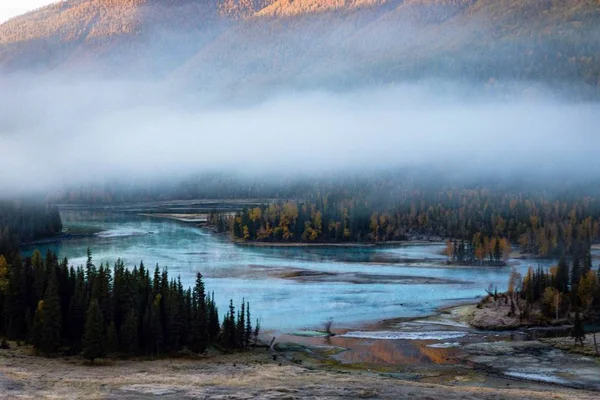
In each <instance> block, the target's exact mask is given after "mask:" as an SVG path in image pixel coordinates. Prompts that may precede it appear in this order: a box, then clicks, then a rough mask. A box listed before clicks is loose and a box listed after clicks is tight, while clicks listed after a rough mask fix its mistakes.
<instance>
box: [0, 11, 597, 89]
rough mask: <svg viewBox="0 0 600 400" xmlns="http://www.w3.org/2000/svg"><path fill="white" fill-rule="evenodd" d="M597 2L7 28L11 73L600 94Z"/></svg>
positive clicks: (219, 84)
mask: <svg viewBox="0 0 600 400" xmlns="http://www.w3.org/2000/svg"><path fill="white" fill-rule="evenodd" d="M599 22H600V4H599V3H598V1H597V0H561V1H559V0H544V1H533V2H532V1H524V0H500V1H498V0H442V1H440V0H436V1H434V0H356V1H350V2H349V1H314V0H295V1H289V0H260V1H259V0H255V1H250V0H211V1H194V0H173V1H166V0H68V1H64V2H59V3H56V4H54V5H50V6H48V7H44V8H42V9H39V10H37V11H34V12H31V13H28V14H26V15H23V16H21V17H17V18H14V19H12V20H10V21H8V22H6V23H4V24H2V25H1V26H0V70H2V71H5V72H11V71H24V70H25V71H27V70H29V71H31V70H34V71H38V72H49V71H52V72H55V73H60V72H66V71H70V72H78V73H82V74H96V75H97V74H99V75H100V76H119V77H123V78H126V77H133V76H135V77H137V78H140V77H144V76H145V77H148V78H150V77H152V78H156V77H160V78H164V79H168V81H169V82H173V83H177V82H178V83H180V84H182V85H184V86H185V87H194V88H197V89H211V88H212V89H216V88H219V89H220V90H223V91H225V93H228V92H232V93H240V92H243V93H260V90H266V89H269V90H272V89H275V88H279V89H293V88H304V89H306V88H308V89H310V88H329V89H344V88H353V87H360V86H368V85H375V84H382V83H392V82H400V81H407V80H419V79H431V78H435V79H438V80H454V81H456V80H457V81H461V82H469V83H473V84H476V86H477V87H480V88H488V89H490V88H491V89H495V90H501V89H502V88H503V87H504V86H505V85H510V84H511V83H514V82H522V83H525V84H526V85H527V86H529V85H531V84H532V83H535V82H537V83H545V84H548V85H550V86H553V87H557V88H562V87H565V86H572V87H571V88H572V89H573V90H574V91H575V93H577V95H578V96H581V97H590V96H592V97H594V96H597V95H598V90H599V86H600V58H599V54H600V39H598V38H600V31H599V29H600V28H599V27H600V24H599Z"/></svg>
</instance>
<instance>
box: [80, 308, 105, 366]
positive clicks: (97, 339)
mask: <svg viewBox="0 0 600 400" xmlns="http://www.w3.org/2000/svg"><path fill="white" fill-rule="evenodd" d="M102 331H103V324H102V314H101V312H100V306H99V304H98V300H96V299H93V300H92V301H91V302H90V306H89V308H88V310H87V314H86V320H85V333H84V335H83V357H84V358H85V359H87V360H90V361H91V362H92V364H93V363H94V360H95V359H96V358H100V357H102V356H103V355H104V346H103V345H102Z"/></svg>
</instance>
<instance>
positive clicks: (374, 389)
mask: <svg viewBox="0 0 600 400" xmlns="http://www.w3.org/2000/svg"><path fill="white" fill-rule="evenodd" d="M276 356H277V357H276V359H274V357H273V355H272V354H271V353H268V352H265V350H264V349H255V350H252V351H249V352H245V353H238V354H220V353H215V352H211V353H209V354H208V355H207V356H205V357H202V358H199V359H174V358H169V359H161V360H130V361H123V360H101V361H100V362H99V363H98V365H96V366H89V365H87V364H86V363H85V362H83V361H82V360H80V359H79V358H76V357H71V358H60V359H58V358H57V359H45V358H39V357H33V356H31V355H30V354H29V353H28V351H27V349H26V348H23V347H21V348H13V349H11V350H0V393H2V396H6V398H22V399H43V398H61V399H78V398H86V399H100V398H119V399H121V398H123V399H136V400H137V399H148V398H158V397H160V398H161V399H173V400H174V399H180V398H214V399H218V398H228V399H250V398H252V399H303V398H348V399H359V398H360V399H365V398H378V399H398V398H411V397H414V398H430V399H440V398H443V399H446V400H454V399H457V400H458V399H489V398H494V399H548V398H553V399H583V400H587V399H594V398H596V397H597V393H594V392H591V391H585V390H572V389H567V388H561V387H551V386H547V385H538V384H532V385H529V386H530V387H525V386H523V385H520V384H519V382H518V381H515V382H514V385H510V384H509V385H507V384H506V383H505V382H504V381H502V383H496V384H494V383H492V384H490V385H489V386H485V387H481V385H480V384H479V382H477V381H470V380H464V381H463V380H461V379H460V378H459V377H458V376H457V377H456V378H457V379H456V381H455V383H454V384H452V385H443V384H439V383H435V382H434V380H435V379H432V380H431V381H430V382H425V383H423V382H415V381H412V380H409V379H406V377H404V378H403V377H401V376H398V375H394V374H390V373H382V372H376V371H367V370H356V369H355V370H348V369H335V368H330V367H329V368H325V367H322V366H320V364H319V362H318V360H316V358H315V359H313V361H311V362H306V364H309V365H300V364H299V360H298V357H297V355H296V352H295V351H294V350H288V351H286V352H284V353H278V354H276Z"/></svg>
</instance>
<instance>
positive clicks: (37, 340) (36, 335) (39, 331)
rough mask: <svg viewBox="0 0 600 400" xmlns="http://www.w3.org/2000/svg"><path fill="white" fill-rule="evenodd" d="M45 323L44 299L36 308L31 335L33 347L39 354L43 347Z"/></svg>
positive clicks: (30, 339)
mask: <svg viewBox="0 0 600 400" xmlns="http://www.w3.org/2000/svg"><path fill="white" fill-rule="evenodd" d="M43 325H44V300H40V301H39V303H38V306H37V308H36V309H35V315H34V317H33V324H32V327H31V337H30V338H29V341H30V342H31V344H32V345H33V349H34V351H35V353H36V354H39V352H40V349H41V347H42V338H43V335H44V334H43Z"/></svg>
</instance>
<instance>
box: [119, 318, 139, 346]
mask: <svg viewBox="0 0 600 400" xmlns="http://www.w3.org/2000/svg"><path fill="white" fill-rule="evenodd" d="M120 342H121V349H122V351H123V353H125V354H126V355H135V354H137V353H138V346H139V320H138V316H137V313H136V312H135V310H130V311H129V313H128V314H127V316H126V317H125V323H124V324H123V327H122V328H121V340H120Z"/></svg>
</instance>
